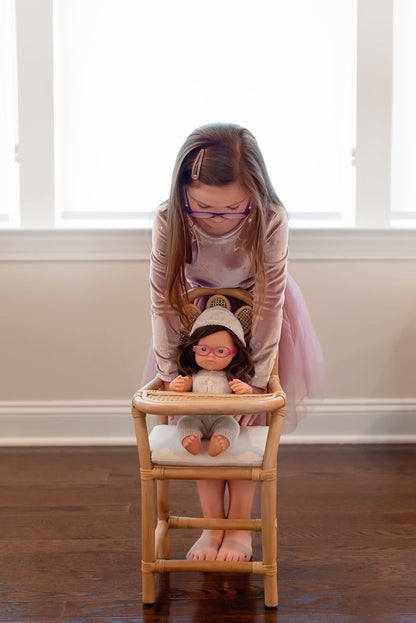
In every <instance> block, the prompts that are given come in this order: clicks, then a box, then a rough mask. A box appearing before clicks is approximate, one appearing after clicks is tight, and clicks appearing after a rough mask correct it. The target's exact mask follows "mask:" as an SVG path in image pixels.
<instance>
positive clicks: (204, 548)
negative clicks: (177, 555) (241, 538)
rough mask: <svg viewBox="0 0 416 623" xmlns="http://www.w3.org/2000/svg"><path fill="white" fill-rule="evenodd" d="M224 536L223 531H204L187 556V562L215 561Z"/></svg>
mask: <svg viewBox="0 0 416 623" xmlns="http://www.w3.org/2000/svg"><path fill="white" fill-rule="evenodd" d="M223 535H224V532H223V530H204V531H203V532H202V534H201V536H200V537H199V539H198V540H197V541H196V543H194V545H193V546H192V547H191V549H190V550H189V552H188V553H187V554H186V558H187V560H215V558H216V557H217V554H218V550H219V547H220V545H221V541H222V537H223Z"/></svg>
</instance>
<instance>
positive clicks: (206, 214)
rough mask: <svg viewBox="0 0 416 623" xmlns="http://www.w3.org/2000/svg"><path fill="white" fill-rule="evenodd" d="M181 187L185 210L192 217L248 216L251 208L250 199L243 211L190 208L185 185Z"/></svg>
mask: <svg viewBox="0 0 416 623" xmlns="http://www.w3.org/2000/svg"><path fill="white" fill-rule="evenodd" d="M182 189H183V198H184V202H185V210H186V212H187V213H188V214H189V216H192V217H194V218H205V219H208V218H214V217H215V216H222V217H223V218H225V219H234V218H239V219H243V218H245V217H246V216H248V215H249V214H250V212H251V208H252V202H251V201H250V203H249V204H248V206H247V208H246V209H245V210H244V212H208V211H205V210H204V211H196V210H191V208H190V207H189V202H188V195H187V194H186V189H185V186H183V187H182Z"/></svg>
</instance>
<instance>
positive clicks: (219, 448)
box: [208, 415, 240, 456]
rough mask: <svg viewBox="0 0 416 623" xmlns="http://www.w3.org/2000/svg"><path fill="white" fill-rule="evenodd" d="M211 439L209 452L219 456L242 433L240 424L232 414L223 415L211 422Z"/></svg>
mask: <svg viewBox="0 0 416 623" xmlns="http://www.w3.org/2000/svg"><path fill="white" fill-rule="evenodd" d="M210 433H211V441H210V442H209V446H208V454H210V455H211V456H217V455H218V454H220V453H221V452H223V451H224V450H226V449H227V448H228V447H229V446H231V445H232V444H233V442H234V441H235V440H236V439H237V437H238V435H239V433H240V425H239V424H238V422H237V421H236V420H235V419H234V417H233V416H232V415H221V416H219V417H217V418H215V420H214V421H213V422H212V424H211V429H210Z"/></svg>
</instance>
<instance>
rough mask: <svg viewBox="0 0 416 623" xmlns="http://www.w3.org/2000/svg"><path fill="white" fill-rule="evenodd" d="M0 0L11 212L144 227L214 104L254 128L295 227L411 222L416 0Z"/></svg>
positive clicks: (5, 213) (2, 150)
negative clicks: (185, 145)
mask: <svg viewBox="0 0 416 623" xmlns="http://www.w3.org/2000/svg"><path fill="white" fill-rule="evenodd" d="M15 5H16V6H15ZM0 6H1V9H0V10H1V12H2V13H1V15H0V17H1V20H0V54H1V58H0V80H1V82H0V83H1V86H2V88H1V95H0V113H1V118H0V138H1V141H0V167H1V170H0V175H1V184H0V228H1V227H2V228H6V227H9V228H10V227H21V228H23V229H31V228H44V229H50V228H54V227H58V228H61V229H64V228H66V229H68V228H81V229H85V228H99V229H103V228H111V229H112V230H114V229H117V228H123V229H126V228H146V227H148V226H149V224H150V221H149V215H150V214H151V212H152V211H153V210H154V209H155V207H156V206H157V204H158V203H159V202H160V201H162V200H163V199H164V198H165V197H166V196H167V194H168V192H169V184H170V175H171V171H172V168H173V162H174V159H175V156H176V153H177V150H178V148H179V146H180V144H181V143H182V141H183V140H184V138H185V137H186V135H187V134H188V133H189V132H190V131H191V130H192V129H193V128H195V127H197V126H198V125H201V124H202V123H206V122H207V121H213V120H231V121H235V122H237V123H240V124H241V125H245V126H247V127H248V128H250V129H251V130H252V131H253V133H254V134H255V136H256V137H257V139H258V141H259V144H260V147H261V149H262V151H263V153H264V155H265V159H266V163H267V166H268V169H269V172H270V176H271V178H272V180H273V183H274V185H275V187H276V190H277V191H278V193H279V195H280V197H281V199H282V200H283V202H284V203H285V205H286V207H287V208H288V211H289V215H290V222H291V226H292V228H296V227H298V228H311V227H317V228H320V229H322V228H328V227H342V228H345V227H354V226H357V227H364V228H378V227H390V226H391V225H392V226H394V227H403V226H409V225H410V226H416V188H415V185H416V182H415V179H416V175H415V174H414V171H415V167H416V148H415V147H414V145H415V144H416V140H415V139H416V121H415V115H414V112H413V111H414V110H415V109H416V108H415V104H416V95H415V93H416V86H415V84H416V79H415V77H414V76H415V72H414V64H415V60H416V44H415V43H414V38H412V36H411V33H413V32H414V31H415V26H416V18H415V13H416V8H415V6H414V3H413V2H412V0H339V1H338V2H333V0H316V2H313V3H311V2H310V0H293V2H290V3H289V2H284V1H283V0H259V2H257V3H256V4H254V5H253V3H252V2H248V1H247V0H227V1H226V2H224V1H220V0H212V2H211V4H210V10H209V11H204V12H203V14H202V17H201V15H200V13H199V11H201V10H203V9H201V8H200V7H201V5H200V4H198V3H195V2H191V0H178V1H177V2H171V1H170V0H158V1H156V0H155V2H152V3H144V2H137V1H136V0H71V2H68V1H66V0H37V2H36V3H30V2H26V1H23V0H3V1H2V3H1V5H0ZM15 10H16V14H15V15H14V11H15ZM375 16H376V19H375ZM34 24H35V25H36V28H34V27H33V25H34ZM15 26H16V27H15ZM15 32H16V36H15V34H14V33H15ZM16 49H17V51H18V54H17V55H16ZM16 59H17V60H16ZM16 66H17V71H16ZM16 75H17V76H18V81H17V78H16ZM3 85H4V88H3ZM40 86H41V88H40ZM17 94H18V97H17ZM17 102H19V106H17ZM17 113H18V114H17ZM17 116H18V118H19V135H20V136H19V138H18V128H17ZM17 143H19V150H18V152H19V153H18V158H19V164H16V162H15V145H16V144H17ZM19 171H20V176H19V175H18V174H19ZM19 178H20V200H19ZM19 205H20V215H19Z"/></svg>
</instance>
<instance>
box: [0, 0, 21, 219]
mask: <svg viewBox="0 0 416 623" xmlns="http://www.w3.org/2000/svg"><path fill="white" fill-rule="evenodd" d="M14 9H15V7H14V2H13V0H3V1H2V2H1V3H0V227H15V226H17V225H18V223H19V168H18V165H17V163H16V156H17V154H16V151H15V150H16V149H17V144H18V142H19V141H18V134H17V127H18V123H17V65H16V30H15V19H14Z"/></svg>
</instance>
